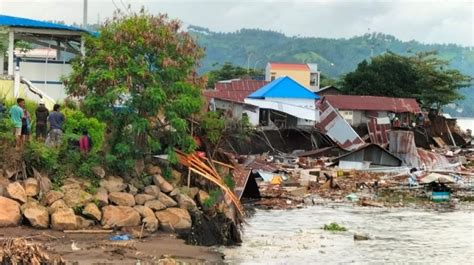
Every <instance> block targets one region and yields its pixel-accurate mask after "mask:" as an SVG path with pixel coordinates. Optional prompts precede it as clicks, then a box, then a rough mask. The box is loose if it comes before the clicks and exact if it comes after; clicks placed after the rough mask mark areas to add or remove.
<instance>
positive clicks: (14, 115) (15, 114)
mask: <svg viewBox="0 0 474 265" xmlns="http://www.w3.org/2000/svg"><path fill="white" fill-rule="evenodd" d="M24 106H25V100H24V99H22V98H18V99H17V100H16V105H14V106H13V107H12V108H11V109H10V119H11V121H12V123H13V127H14V131H13V133H14V135H15V140H16V149H20V148H21V146H22V137H21V128H22V125H23V123H22V121H23V108H24Z"/></svg>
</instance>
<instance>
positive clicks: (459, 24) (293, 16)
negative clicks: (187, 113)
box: [0, 0, 474, 46]
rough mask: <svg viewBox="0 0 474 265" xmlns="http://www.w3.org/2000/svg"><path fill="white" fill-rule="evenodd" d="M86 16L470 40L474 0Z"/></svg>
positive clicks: (41, 13)
mask: <svg viewBox="0 0 474 265" xmlns="http://www.w3.org/2000/svg"><path fill="white" fill-rule="evenodd" d="M88 2H89V21H90V22H96V20H97V17H98V15H99V14H100V18H101V20H103V19H105V18H107V17H110V16H111V15H112V13H113V10H114V9H115V7H116V6H118V7H120V8H123V6H127V5H128V4H129V3H132V4H131V6H132V9H133V10H138V9H139V8H140V7H141V6H145V8H146V9H147V10H149V11H150V12H151V13H158V12H165V13H168V14H169V15H170V16H171V17H176V18H179V19H180V20H182V21H183V22H184V23H185V24H195V25H199V26H203V27H208V28H210V29H212V30H217V31H235V30H238V29H241V28H262V29H272V30H276V31H280V32H283V33H285V34H287V35H301V36H314V37H332V38H340V37H352V36H354V35H361V34H364V33H367V32H368V31H369V29H370V31H377V32H383V33H388V34H392V35H395V36H396V37H398V38H400V39H402V40H412V39H415V40H418V41H421V42H426V43H457V44H461V45H466V46H474V32H473V31H474V30H473V24H474V1H455V0H454V1H447V0H444V1H443V0H431V1H422V0H411V1H409V0H401V1H400V0H398V1H395V0H392V1H381V0H379V1H375V0H352V1H351V0H343V1H340V0H333V1H330V0H324V1H321V0H320V1H302V0H301V1H298V0H296V1H288V0H287V1H279V0H277V1H275V0H273V1H271V0H267V1H262V0H254V1H250V0H242V1H235V0H220V1H217V0H204V1H202V0H194V1H191V0H173V1H171V0H154V1H153V0H138V1H135V0H134V1H132V0H89V1H88ZM0 12H1V13H2V14H8V15H13V16H24V17H30V18H35V19H45V20H63V21H66V22H67V23H72V22H76V23H80V22H81V21H82V0H63V1H59V0H29V1H24V0H0Z"/></svg>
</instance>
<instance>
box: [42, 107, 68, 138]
mask: <svg viewBox="0 0 474 265" xmlns="http://www.w3.org/2000/svg"><path fill="white" fill-rule="evenodd" d="M60 107H61V106H59V105H58V104H54V107H53V111H52V112H51V113H50V114H49V117H48V120H49V127H50V130H49V133H48V137H47V138H46V145H48V146H58V145H59V144H61V138H62V135H63V123H64V120H65V118H64V114H62V113H61V111H60Z"/></svg>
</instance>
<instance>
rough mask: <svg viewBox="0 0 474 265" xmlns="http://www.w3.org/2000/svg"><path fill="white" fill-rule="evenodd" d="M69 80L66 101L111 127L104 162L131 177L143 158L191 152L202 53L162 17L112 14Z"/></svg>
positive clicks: (176, 24) (175, 23)
mask: <svg viewBox="0 0 474 265" xmlns="http://www.w3.org/2000/svg"><path fill="white" fill-rule="evenodd" d="M86 51H87V52H86V56H85V57H80V58H76V59H75V61H74V62H73V63H72V67H73V72H72V74H71V75H70V76H69V77H68V78H67V80H66V89H67V92H68V93H69V95H71V96H76V97H82V98H83V102H82V109H83V110H84V112H85V113H86V114H87V115H93V116H95V117H97V118H98V119H99V120H101V121H103V122H105V123H106V124H107V126H108V128H107V129H108V132H109V133H108V136H107V138H108V149H107V150H106V151H107V152H108V153H107V161H108V162H109V166H110V167H111V169H115V170H117V171H120V172H129V170H130V169H131V167H132V166H133V165H134V162H135V159H138V158H142V156H143V154H146V153H149V152H157V151H161V150H164V149H166V151H168V153H170V154H172V153H173V148H174V147H178V148H180V149H182V150H184V151H191V150H193V149H194V147H195V146H194V145H195V144H194V141H193V139H192V137H191V136H190V134H189V126H188V122H187V118H188V117H190V116H191V115H193V114H194V113H197V112H198V111H199V110H200V109H201V105H202V99H201V89H202V88H203V87H204V85H205V84H204V81H203V79H201V78H198V77H196V74H195V67H196V64H197V62H198V60H199V59H200V58H201V57H202V56H203V50H202V49H201V48H199V47H198V46H197V45H196V43H195V41H194V40H193V39H192V38H191V37H190V36H189V35H188V34H187V33H186V32H184V31H182V30H181V29H180V22H178V21H177V20H170V19H168V18H167V16H166V15H158V16H153V15H149V14H147V13H146V12H144V11H140V12H139V13H135V14H130V15H127V16H124V15H121V14H116V15H115V16H114V17H113V18H112V19H111V20H110V21H108V22H106V23H105V25H104V26H103V27H102V28H101V30H100V35H99V36H98V37H89V38H87V40H86Z"/></svg>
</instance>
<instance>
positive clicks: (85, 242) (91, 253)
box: [0, 227, 223, 265]
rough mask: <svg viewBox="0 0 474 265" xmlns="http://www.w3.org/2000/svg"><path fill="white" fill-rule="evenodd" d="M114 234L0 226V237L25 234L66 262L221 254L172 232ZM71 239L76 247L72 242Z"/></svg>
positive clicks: (191, 259) (217, 260)
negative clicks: (121, 238)
mask: <svg viewBox="0 0 474 265" xmlns="http://www.w3.org/2000/svg"><path fill="white" fill-rule="evenodd" d="M111 235H114V234H92V235H91V234H66V233H63V232H60V231H53V230H38V229H32V228H29V227H11V228H0V241H2V240H5V239H8V238H12V237H25V238H27V239H28V240H29V241H32V242H37V243H39V244H41V245H42V246H44V247H45V248H46V250H47V251H48V253H50V255H51V256H55V255H61V256H62V258H63V259H64V260H65V261H66V262H67V264H81V265H82V264H133V265H135V264H140V265H143V264H223V256H222V255H221V254H219V253H217V252H214V251H212V250H210V249H209V248H206V247H199V246H190V245H186V244H185V243H184V241H183V240H181V239H177V238H176V236H175V235H172V234H166V233H156V234H153V235H150V236H149V237H147V238H143V239H141V240H128V241H111V240H109V237H110V236H111ZM73 242H75V246H77V248H79V249H76V250H73V247H72V244H73Z"/></svg>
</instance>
